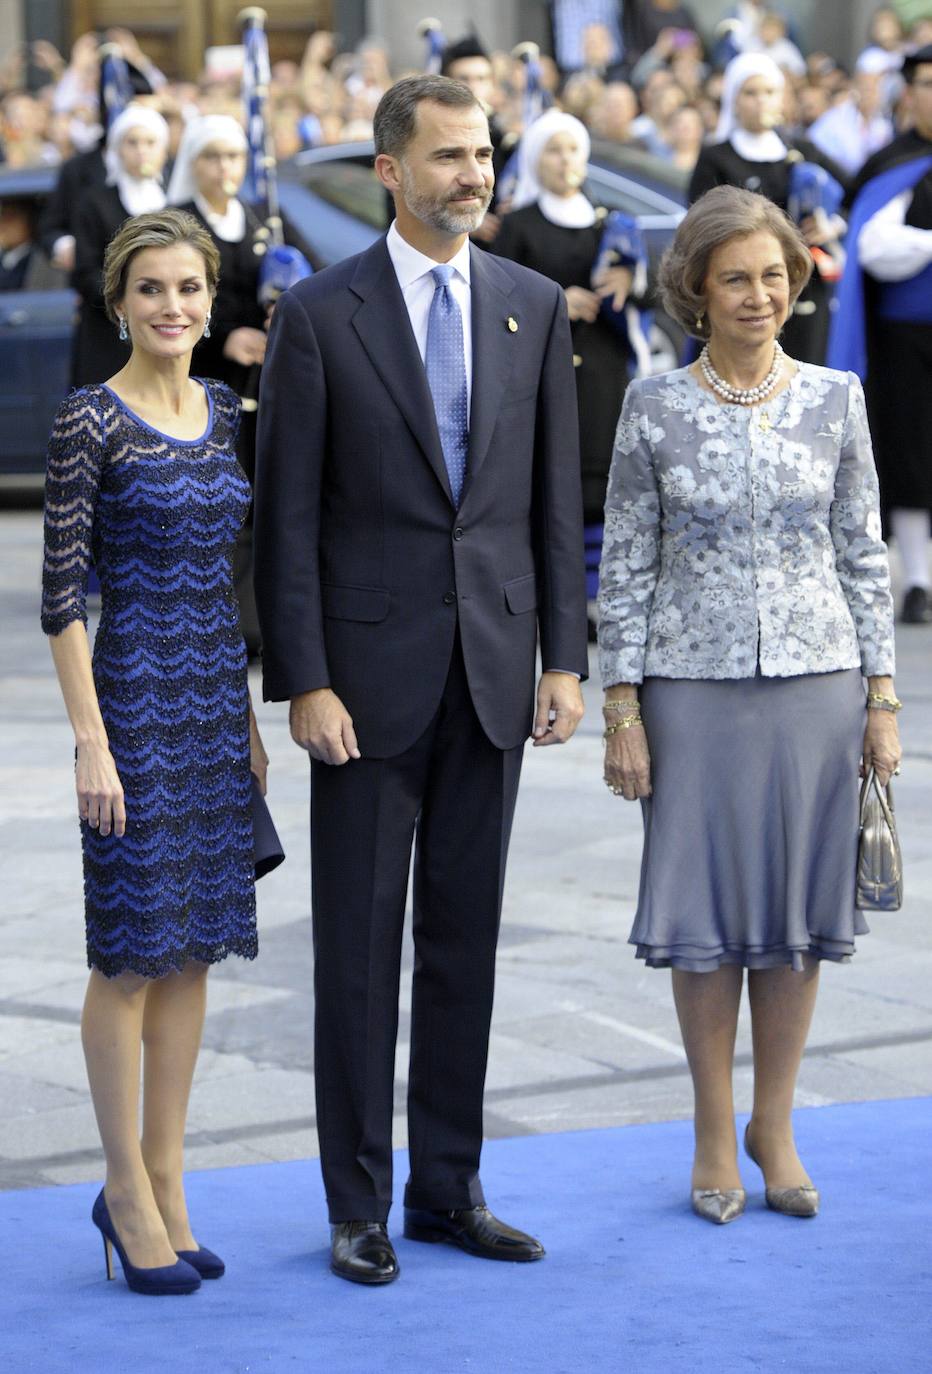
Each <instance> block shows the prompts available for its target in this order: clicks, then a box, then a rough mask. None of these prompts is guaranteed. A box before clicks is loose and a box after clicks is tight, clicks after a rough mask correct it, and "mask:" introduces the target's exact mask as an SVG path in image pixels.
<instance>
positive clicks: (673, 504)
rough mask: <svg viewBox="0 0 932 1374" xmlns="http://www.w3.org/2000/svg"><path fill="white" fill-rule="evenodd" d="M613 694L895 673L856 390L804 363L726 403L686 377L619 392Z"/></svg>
mask: <svg viewBox="0 0 932 1374" xmlns="http://www.w3.org/2000/svg"><path fill="white" fill-rule="evenodd" d="M599 658H600V668H601V673H602V681H603V684H604V685H605V686H609V685H611V684H612V683H616V682H641V681H642V679H643V678H644V677H684V678H744V677H753V676H754V675H755V673H756V671H757V665H758V661H759V662H760V669H761V672H762V673H763V674H764V675H765V676H766V677H795V676H797V675H798V674H800V673H826V672H832V671H834V670H835V669H839V668H855V667H858V666H860V668H861V671H862V672H863V673H864V674H865V675H866V676H870V675H873V674H884V673H892V672H893V670H894V653H893V602H892V598H891V593H890V574H889V569H888V566H887V550H886V545H885V544H884V543H883V541H882V539H881V537H880V514H879V505H878V490H877V476H876V472H875V469H874V460H873V454H872V451H871V441H870V432H869V430H868V427H867V414H866V411H865V408H864V394H863V392H862V390H861V383H860V382H859V381H858V379H857V377H856V376H855V375H854V374H853V373H844V372H833V371H830V370H829V369H828V368H824V367H814V366H812V365H811V364H809V363H801V364H799V371H798V372H797V373H796V374H795V375H794V377H793V379H792V381H791V382H790V384H789V386H788V387H786V388H785V389H784V390H783V391H782V392H780V394H779V395H777V396H776V397H774V399H773V400H772V401H769V402H766V403H765V404H763V405H759V406H755V407H751V408H748V407H744V406H731V405H722V404H720V403H719V402H718V401H716V400H715V398H714V397H713V396H712V394H711V393H710V392H708V391H706V390H704V389H703V388H702V387H701V386H700V385H699V383H698V381H697V380H696V379H695V378H694V377H693V376H692V374H691V373H690V372H689V371H688V370H687V369H686V368H680V369H678V370H677V371H675V372H667V373H665V374H664V375H663V376H660V377H648V378H644V379H643V380H640V381H637V382H633V383H631V385H630V386H629V387H628V390H627V394H626V395H625V401H624V406H623V408H622V412H621V418H620V419H619V421H618V430H617V433H616V436H615V452H614V456H613V459H612V469H611V475H610V477H609V481H608V497H607V500H606V505H605V538H604V543H603V550H602V566H601V571H600V588H599Z"/></svg>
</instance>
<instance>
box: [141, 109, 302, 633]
mask: <svg viewBox="0 0 932 1374" xmlns="http://www.w3.org/2000/svg"><path fill="white" fill-rule="evenodd" d="M246 152H247V144H246V135H245V133H244V132H243V129H242V126H241V125H240V124H239V123H237V121H236V120H235V119H233V118H232V117H231V116H230V115H201V116H198V117H196V118H195V119H192V120H190V121H189V123H188V124H187V125H186V127H185V131H184V135H183V137H182V140H181V144H180V146H179V148H178V156H177V157H176V158H175V164H174V167H173V169H172V175H171V180H170V181H169V184H168V201H169V204H171V205H177V206H178V207H179V208H180V209H182V210H184V211H186V212H187V213H188V214H190V215H193V216H194V218H195V219H198V220H200V222H201V223H202V224H203V225H204V227H205V228H206V229H207V230H208V232H209V233H210V235H211V237H212V238H213V241H214V244H215V246H216V248H217V251H218V253H219V254H220V281H219V284H218V287H217V295H216V299H215V302H214V310H213V314H212V316H211V328H210V336H209V338H205V339H202V340H201V342H200V343H199V344H198V346H197V349H196V350H195V355H194V365H195V367H196V368H197V371H198V372H199V373H200V374H201V375H202V376H204V377H214V378H216V379H217V381H221V382H226V384H227V386H229V387H230V388H231V389H232V390H233V391H235V392H236V394H237V396H239V398H240V403H241V406H242V415H241V424H240V431H239V438H238V441H237V451H236V456H237V458H238V459H239V463H240V466H241V467H242V469H243V471H244V472H245V473H246V476H247V477H248V478H249V481H250V485H251V484H252V483H253V482H254V480H255V473H256V404H257V398H258V394H259V375H260V372H259V369H260V368H261V366H262V362H263V360H264V358H265V345H266V339H267V334H266V328H265V327H266V322H267V311H266V309H265V308H264V307H263V306H262V305H260V303H259V271H260V267H261V263H262V256H263V254H264V251H265V246H266V242H267V239H268V230H267V228H266V226H265V225H264V224H263V223H262V221H261V220H260V219H259V217H258V215H257V214H256V211H255V209H254V208H253V207H252V206H250V205H248V204H246V202H244V201H243V200H241V199H240V198H239V191H240V189H241V186H242V183H243V178H244V176H245V175H246ZM284 233H285V239H286V241H287V242H288V243H290V244H292V245H294V246H295V247H299V248H300V249H301V251H302V252H303V253H304V255H305V257H310V256H311V250H310V249H309V248H307V247H306V245H305V244H304V243H303V242H301V240H300V238H299V237H298V236H297V235H296V234H295V232H294V231H293V229H292V228H291V226H290V225H286V226H285V229H284ZM234 583H235V586H236V595H237V600H238V601H239V606H240V618H241V626H242V630H243V636H244V638H245V640H246V647H247V649H248V650H249V652H250V655H251V656H252V655H255V654H256V653H258V650H259V622H258V617H257V615H256V610H255V600H254V597H253V592H252V519H251V516H250V517H249V518H248V519H247V520H246V521H245V522H244V523H243V526H242V528H241V530H240V537H239V541H238V543H237V549H236V555H235V558H234Z"/></svg>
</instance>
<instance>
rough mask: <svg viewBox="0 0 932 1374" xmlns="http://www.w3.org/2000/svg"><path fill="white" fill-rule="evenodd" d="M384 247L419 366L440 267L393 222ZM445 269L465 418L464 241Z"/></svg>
mask: <svg viewBox="0 0 932 1374" xmlns="http://www.w3.org/2000/svg"><path fill="white" fill-rule="evenodd" d="M385 247H386V248H387V249H388V256H389V257H390V258H391V260H392V266H393V267H394V269H395V276H396V277H397V278H398V285H399V286H400V287H401V294H402V296H403V297H404V302H405V305H406V306H407V308H408V318H409V319H410V321H411V328H412V329H413V330H414V339H415V342H416V343H417V351H418V352H419V353H420V355H421V362H423V361H424V356H425V354H426V352H427V318H428V316H429V314H430V303H431V301H432V300H433V298H434V289H435V285H436V283H435V282H434V279H433V277H432V276H431V275H430V274H431V272H432V271H433V269H434V268H435V267H440V266H441V264H440V263H438V262H435V261H434V259H433V258H429V257H427V256H426V255H425V254H424V253H419V252H418V250H417V249H416V248H412V247H411V245H410V243H408V242H407V240H406V239H403V238H402V237H401V235H400V234H399V232H398V225H397V224H396V223H395V221H394V220H392V223H391V227H390V228H389V231H388V233H387V235H386V237H385ZM449 266H450V267H452V268H453V275H452V277H451V278H450V290H451V291H452V292H453V297H454V299H455V301H456V303H457V305H458V306H459V308H460V314H461V315H462V317H463V353H464V360H465V363H466V405H467V414H469V408H470V407H471V405H472V296H471V294H470V285H469V240H468V239H467V240H466V242H465V243H464V244H463V246H462V248H461V249H460V251H459V252H458V253H457V254H456V255H455V256H454V257H452V258H451V259H450V261H449ZM551 671H553V672H563V673H567V675H568V676H569V677H575V678H576V679H577V680H578V678H579V674H578V673H573V672H570V671H569V670H568V669H566V668H556V669H552V670H551Z"/></svg>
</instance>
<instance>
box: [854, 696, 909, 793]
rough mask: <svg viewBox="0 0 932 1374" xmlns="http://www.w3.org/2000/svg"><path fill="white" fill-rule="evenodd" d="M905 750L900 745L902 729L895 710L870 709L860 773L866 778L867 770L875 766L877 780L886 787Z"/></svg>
mask: <svg viewBox="0 0 932 1374" xmlns="http://www.w3.org/2000/svg"><path fill="white" fill-rule="evenodd" d="M902 757H903V750H902V748H901V747H900V731H899V727H898V726H897V721H896V715H895V713H894V712H893V711H883V710H869V711H868V713H867V726H866V728H865V731H864V751H863V757H862V760H861V768H860V774H861V777H862V778H864V777H866V776H867V770H868V769H869V768H873V770H874V772H875V773H876V774H877V781H878V782H879V783H880V785H881V787H885V786H886V785H887V783H888V781H889V780H890V777H891V775H892V774H893V771H894V769H896V768H898V767H899V763H900V759H901V758H902Z"/></svg>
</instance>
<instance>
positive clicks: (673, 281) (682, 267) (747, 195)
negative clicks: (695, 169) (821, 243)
mask: <svg viewBox="0 0 932 1374" xmlns="http://www.w3.org/2000/svg"><path fill="white" fill-rule="evenodd" d="M758 233H766V234H773V236H774V238H775V239H776V240H777V242H778V243H779V244H780V248H781V250H782V252H783V261H784V263H785V265H786V272H787V277H788V278H789V286H790V305H791V306H792V305H794V304H795V303H796V301H797V299H798V298H799V296H800V293H801V292H802V290H803V288H804V287H805V285H806V283H807V282H808V280H809V278H810V277H811V276H812V254H811V253H810V252H809V248H808V247H807V245H806V242H805V240H804V239H803V237H802V235H801V234H800V232H799V230H798V229H797V228H796V225H795V224H794V223H793V221H792V220H791V219H790V217H789V215H787V214H785V213H784V212H783V211H782V210H781V209H779V207H778V206H776V205H774V203H773V201H772V200H768V199H767V197H766V196H761V195H758V194H757V192H756V191H744V190H741V189H740V187H737V186H715V187H713V189H712V190H711V191H706V193H705V195H704V196H700V197H699V199H698V200H697V201H696V203H695V205H693V206H692V208H691V209H690V210H689V211H688V212H687V214H686V216H685V217H684V219H682V220H681V221H680V225H679V228H678V229H677V231H676V236H675V238H674V240H673V242H672V244H671V245H670V247H669V248H668V249H667V251H666V252H665V253H664V255H663V258H662V259H661V263H660V271H659V274H658V280H657V285H658V288H659V290H660V297H661V300H662V301H663V306H664V309H665V310H666V311H667V313H668V314H669V315H671V316H672V317H673V319H674V320H676V322H677V324H679V325H680V326H681V327H682V328H683V329H685V331H686V333H687V334H691V335H692V336H693V338H695V339H708V337H709V322H708V319H707V318H706V314H705V309H706V296H705V282H706V277H707V276H708V271H709V259H710V258H711V256H712V254H713V253H714V252H715V250H716V248H721V246H722V245H723V244H725V243H728V241H729V240H730V239H735V238H748V237H749V235H751V234H758ZM700 318H701V320H702V323H701V325H700V324H699V323H697V321H698V320H699V319H700Z"/></svg>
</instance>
